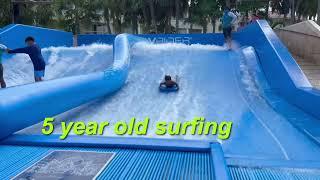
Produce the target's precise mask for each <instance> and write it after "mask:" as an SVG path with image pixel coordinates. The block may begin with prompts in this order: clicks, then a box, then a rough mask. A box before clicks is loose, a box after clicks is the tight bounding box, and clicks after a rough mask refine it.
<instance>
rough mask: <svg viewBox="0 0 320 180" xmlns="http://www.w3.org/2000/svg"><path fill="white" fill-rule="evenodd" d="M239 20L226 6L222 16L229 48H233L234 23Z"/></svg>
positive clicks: (224, 33)
mask: <svg viewBox="0 0 320 180" xmlns="http://www.w3.org/2000/svg"><path fill="white" fill-rule="evenodd" d="M236 20H237V16H236V15H235V14H234V13H233V12H231V11H230V8H229V7H226V8H225V10H224V12H223V16H222V29H223V35H224V38H225V41H226V42H227V45H228V49H229V50H231V48H232V36H231V33H232V25H233V23H234V22H235V21H236Z"/></svg>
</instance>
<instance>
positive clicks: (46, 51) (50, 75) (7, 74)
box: [3, 44, 113, 87]
mask: <svg viewBox="0 0 320 180" xmlns="http://www.w3.org/2000/svg"><path fill="white" fill-rule="evenodd" d="M42 54H43V56H44V59H45V61H46V63H47V66H46V75H45V80H49V79H56V78H62V77H67V76H74V75H82V74H88V73H90V72H96V71H102V70H104V69H105V68H106V67H108V66H109V65H111V64H112V62H113V54H112V46H110V45H105V44H92V45H89V46H80V47H49V48H43V49H42ZM3 65H4V70H5V71H4V78H5V81H6V83H7V85H8V87H10V86H16V85H21V84H27V83H32V82H34V77H33V66H32V62H31V61H30V58H29V56H28V55H25V54H16V55H13V56H12V57H11V58H10V59H7V60H5V61H4V62H3Z"/></svg>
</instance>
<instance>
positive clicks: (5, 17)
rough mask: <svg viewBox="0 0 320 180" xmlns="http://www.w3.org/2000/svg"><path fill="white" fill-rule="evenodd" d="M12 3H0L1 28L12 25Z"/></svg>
mask: <svg viewBox="0 0 320 180" xmlns="http://www.w3.org/2000/svg"><path fill="white" fill-rule="evenodd" d="M11 14H12V12H11V1H10V0H1V1H0V26H1V27H2V26H5V25H8V24H10V23H11V19H12V17H11Z"/></svg>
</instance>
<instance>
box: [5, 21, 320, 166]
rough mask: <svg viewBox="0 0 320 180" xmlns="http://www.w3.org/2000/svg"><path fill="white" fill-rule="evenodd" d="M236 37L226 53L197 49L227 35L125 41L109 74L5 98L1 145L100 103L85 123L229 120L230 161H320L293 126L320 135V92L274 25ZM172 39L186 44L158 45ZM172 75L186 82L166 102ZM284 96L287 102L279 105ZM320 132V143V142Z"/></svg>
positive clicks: (118, 41)
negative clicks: (165, 80) (163, 83)
mask: <svg viewBox="0 0 320 180" xmlns="http://www.w3.org/2000/svg"><path fill="white" fill-rule="evenodd" d="M206 37H207V39H206ZM184 38H186V39H184ZM188 38H189V41H187V39H188ZM150 39H151V40H150ZM152 39H153V40H154V41H153V40H152ZM173 39H174V41H173ZM235 39H236V40H237V41H238V42H239V43H240V45H241V48H239V49H238V50H236V51H226V50H225V49H223V48H221V47H216V46H203V45H196V44H197V43H199V44H210V45H221V44H223V39H222V35H221V34H214V35H177V36H176V35H142V36H133V35H128V34H122V35H118V36H116V37H115V40H114V46H113V55H114V57H113V58H114V62H113V64H112V66H111V67H110V68H108V69H106V70H105V71H104V72H97V73H91V74H88V75H81V76H73V77H67V78H61V79H55V80H51V81H45V82H41V83H36V84H28V85H23V86H17V87H12V88H8V89H4V90H1V92H0V119H1V121H0V127H1V131H0V138H2V139H3V138H5V137H7V136H9V135H11V134H12V133H14V132H16V131H18V130H20V129H23V128H25V127H28V126H30V125H33V124H35V123H37V122H40V121H42V120H43V119H44V118H45V117H50V116H55V115H59V114H61V113H63V112H66V111H68V110H71V109H72V108H75V107H78V106H80V105H83V104H85V103H88V102H91V101H93V100H96V99H100V101H99V102H96V103H95V104H94V105H93V106H85V108H84V109H82V110H83V111H82V112H81V115H82V116H80V118H87V117H95V115H97V114H103V113H106V111H108V115H105V114H103V115H102V116H100V117H101V119H102V120H105V119H115V120H119V119H120V118H121V119H127V118H130V117H132V116H137V115H139V116H142V117H143V116H150V117H151V119H154V121H156V120H158V119H162V118H168V117H169V116H170V117H173V118H175V119H177V120H179V119H181V118H193V116H205V117H207V118H211V119H210V120H212V119H213V120H217V121H219V120H226V119H227V120H231V121H233V122H234V124H233V132H232V134H231V138H230V140H228V141H225V143H223V144H222V148H223V150H224V152H225V153H226V156H229V157H242V158H248V157H256V158H260V159H277V160H297V161H302V160H315V161H318V160H320V148H319V146H318V144H316V143H315V141H313V140H312V139H311V138H310V137H308V136H306V133H304V132H302V131H303V130H300V129H299V128H296V127H295V126H293V125H292V124H291V120H293V119H294V118H295V117H299V119H300V120H301V121H302V122H303V123H304V124H308V125H310V126H309V127H305V128H306V129H308V128H310V127H319V126H317V125H319V122H318V119H319V117H320V116H319V111H317V108H316V107H317V106H316V105H317V104H318V103H319V102H320V100H319V97H320V96H319V94H318V90H314V89H312V87H311V86H310V84H309V82H308V81H307V79H306V78H305V76H304V74H303V73H302V72H301V70H300V69H299V67H298V66H297V64H296V63H295V62H294V59H293V58H292V57H291V55H290V54H289V52H288V51H287V49H286V48H285V47H284V46H283V45H282V44H281V42H280V41H279V39H278V38H277V37H276V36H275V34H274V32H273V31H272V29H271V28H270V27H269V26H268V25H267V24H266V22H265V21H259V22H258V23H254V24H251V25H249V26H248V27H247V28H245V29H244V30H243V31H241V32H239V33H237V34H235ZM158 40H159V41H158ZM169 40H172V41H173V42H176V43H182V44H179V45H177V44H171V45H170V44H166V45H152V43H150V42H156V43H163V42H170V41H169ZM184 40H185V41H184ZM183 43H184V44H192V46H186V45H183ZM167 71H175V72H167ZM166 73H170V74H175V73H177V74H179V77H183V79H182V82H181V84H183V88H182V89H181V90H179V93H170V94H163V93H159V92H158V90H157V89H156V88H155V87H158V85H159V82H158V79H159V77H163V76H164V74H166ZM141 84H143V86H141ZM179 84H180V83H179ZM146 86H147V87H146ZM146 89H148V90H146ZM279 95H282V97H284V98H285V100H283V99H282V100H279V101H277V102H275V101H273V100H275V99H277V98H276V97H277V96H279ZM106 96H107V97H106ZM270 102H272V103H270ZM288 102H289V103H288ZM285 103H286V105H284V104H285ZM290 103H292V104H293V103H294V104H296V105H297V106H299V107H300V108H301V109H302V110H303V111H302V110H301V109H298V108H296V109H295V106H292V104H290ZM128 109H129V110H128ZM90 113H91V114H90ZM71 114H72V112H71ZM109 114H111V115H110V116H109ZM312 115H314V116H312ZM67 117H69V118H71V119H70V120H79V119H72V117H73V116H67ZM58 118H59V116H58ZM317 118H318V119H317ZM68 120H69V119H68ZM311 121H312V123H310V122H311ZM311 125H312V126H311ZM314 132H315V135H316V136H314V137H315V138H317V137H320V135H319V134H316V133H317V132H316V131H314ZM188 138H197V137H188ZM208 138H212V137H208ZM248 147H250V148H248Z"/></svg>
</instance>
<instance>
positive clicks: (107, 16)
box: [105, 9, 112, 34]
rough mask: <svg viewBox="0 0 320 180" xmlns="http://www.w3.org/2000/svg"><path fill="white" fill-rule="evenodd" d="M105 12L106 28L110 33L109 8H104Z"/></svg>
mask: <svg viewBox="0 0 320 180" xmlns="http://www.w3.org/2000/svg"><path fill="white" fill-rule="evenodd" d="M106 11H107V12H105V19H106V25H107V30H108V34H111V33H112V32H111V27H110V17H109V9H106Z"/></svg>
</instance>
